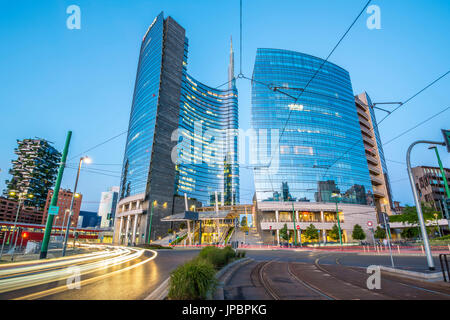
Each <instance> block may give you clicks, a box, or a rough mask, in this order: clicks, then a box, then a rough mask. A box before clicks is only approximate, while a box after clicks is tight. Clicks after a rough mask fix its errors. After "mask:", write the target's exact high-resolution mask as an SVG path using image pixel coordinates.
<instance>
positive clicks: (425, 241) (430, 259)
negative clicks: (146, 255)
mask: <svg viewBox="0 0 450 320" xmlns="http://www.w3.org/2000/svg"><path fill="white" fill-rule="evenodd" d="M422 143H424V144H438V145H445V142H435V141H426V140H419V141H416V142H414V143H413V144H411V145H410V146H409V148H408V151H407V153H406V166H407V169H408V176H409V182H410V184H411V189H412V192H413V195H414V202H415V203H416V209H417V216H418V217H419V225H420V230H421V232H422V239H423V246H424V247H425V254H426V257H427V263H428V268H429V269H430V270H435V267H434V260H433V256H432V254H431V248H430V242H429V240H428V234H427V229H426V226H425V221H424V218H423V213H422V206H421V203H420V200H419V195H418V194H417V190H416V186H415V183H414V176H413V173H412V169H411V151H412V149H413V148H414V146H416V145H417V144H422Z"/></svg>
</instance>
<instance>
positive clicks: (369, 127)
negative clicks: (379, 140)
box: [359, 118, 372, 130]
mask: <svg viewBox="0 0 450 320" xmlns="http://www.w3.org/2000/svg"><path fill="white" fill-rule="evenodd" d="M359 122H360V123H361V124H363V125H365V126H366V127H367V129H369V130H370V129H371V128H372V126H371V125H370V123H369V121H366V120H365V119H364V118H359Z"/></svg>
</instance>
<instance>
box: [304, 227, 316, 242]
mask: <svg viewBox="0 0 450 320" xmlns="http://www.w3.org/2000/svg"><path fill="white" fill-rule="evenodd" d="M305 237H306V239H308V240H317V239H319V232H318V230H317V229H316V227H315V226H314V225H313V224H310V225H309V227H308V228H306V229H305Z"/></svg>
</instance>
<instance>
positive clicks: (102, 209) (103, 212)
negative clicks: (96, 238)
mask: <svg viewBox="0 0 450 320" xmlns="http://www.w3.org/2000/svg"><path fill="white" fill-rule="evenodd" d="M118 198H119V187H111V188H110V189H109V190H108V191H105V192H102V195H101V198H100V205H99V207H98V215H99V216H100V218H101V223H100V227H101V228H111V227H113V226H114V219H115V214H116V207H117V200H118Z"/></svg>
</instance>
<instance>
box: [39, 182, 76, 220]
mask: <svg viewBox="0 0 450 320" xmlns="http://www.w3.org/2000/svg"><path fill="white" fill-rule="evenodd" d="M52 196H53V190H48V193H47V200H46V203H45V208H44V215H43V217H42V224H44V225H45V224H46V223H47V216H48V209H49V208H50V203H51V201H52ZM72 196H73V192H72V191H70V190H65V189H59V193H58V200H57V202H56V206H57V207H59V210H58V215H57V216H55V218H54V219H53V225H54V226H66V225H67V221H68V220H69V215H70V203H71V202H72ZM82 200H83V195H82V194H80V193H76V194H75V198H74V201H73V208H72V210H73V216H72V218H71V222H70V226H71V227H76V226H77V223H78V216H79V215H80V209H81V202H82Z"/></svg>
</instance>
